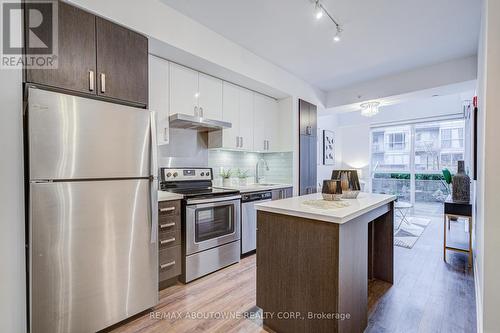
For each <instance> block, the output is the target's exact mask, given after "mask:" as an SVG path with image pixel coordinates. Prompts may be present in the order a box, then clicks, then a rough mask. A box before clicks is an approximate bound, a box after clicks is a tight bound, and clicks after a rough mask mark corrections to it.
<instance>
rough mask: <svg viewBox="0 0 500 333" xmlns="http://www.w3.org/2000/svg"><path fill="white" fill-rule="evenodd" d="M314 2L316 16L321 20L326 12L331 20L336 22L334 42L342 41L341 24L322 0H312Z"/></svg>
mask: <svg viewBox="0 0 500 333" xmlns="http://www.w3.org/2000/svg"><path fill="white" fill-rule="evenodd" d="M311 1H312V2H313V3H314V16H315V17H316V19H317V20H320V19H321V18H322V17H323V16H324V14H326V16H328V17H329V18H330V20H331V21H332V22H333V24H335V30H336V32H335V35H334V36H333V41H334V42H340V39H341V34H342V31H343V29H342V27H341V26H340V24H339V23H338V22H337V21H336V20H335V19H334V18H333V16H332V15H331V14H330V13H329V12H328V10H326V8H325V7H324V6H323V4H322V3H321V2H320V0H311Z"/></svg>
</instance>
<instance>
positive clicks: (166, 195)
mask: <svg viewBox="0 0 500 333" xmlns="http://www.w3.org/2000/svg"><path fill="white" fill-rule="evenodd" d="M182 198H184V197H183V196H182V195H180V194H177V193H172V192H167V191H158V201H170V200H181V199H182Z"/></svg>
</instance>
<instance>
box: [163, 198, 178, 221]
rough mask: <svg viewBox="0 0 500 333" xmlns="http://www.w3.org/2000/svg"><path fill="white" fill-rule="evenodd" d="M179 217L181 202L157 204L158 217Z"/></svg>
mask: <svg viewBox="0 0 500 333" xmlns="http://www.w3.org/2000/svg"><path fill="white" fill-rule="evenodd" d="M180 215H181V202H180V200H176V201H162V202H159V203H158V216H159V217H160V218H161V217H164V216H180Z"/></svg>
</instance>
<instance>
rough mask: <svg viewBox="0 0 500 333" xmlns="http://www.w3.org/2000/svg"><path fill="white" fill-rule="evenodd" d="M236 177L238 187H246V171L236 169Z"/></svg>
mask: <svg viewBox="0 0 500 333" xmlns="http://www.w3.org/2000/svg"><path fill="white" fill-rule="evenodd" d="M237 175H238V181H239V184H240V186H246V185H247V178H248V170H241V169H238V172H237Z"/></svg>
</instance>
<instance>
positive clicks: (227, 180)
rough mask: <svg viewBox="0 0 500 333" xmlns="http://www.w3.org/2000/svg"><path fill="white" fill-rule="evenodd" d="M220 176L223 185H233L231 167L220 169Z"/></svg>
mask: <svg viewBox="0 0 500 333" xmlns="http://www.w3.org/2000/svg"><path fill="white" fill-rule="evenodd" d="M220 177H221V178H222V186H230V185H231V169H227V170H226V169H222V170H221V171H220Z"/></svg>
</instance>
